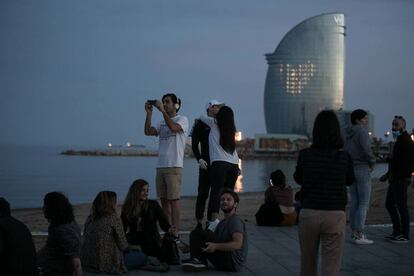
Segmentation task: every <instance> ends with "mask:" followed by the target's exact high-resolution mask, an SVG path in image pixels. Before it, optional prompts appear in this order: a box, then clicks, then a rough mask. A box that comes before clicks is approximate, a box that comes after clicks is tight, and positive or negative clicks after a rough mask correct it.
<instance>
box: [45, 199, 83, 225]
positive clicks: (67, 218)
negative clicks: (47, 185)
mask: <svg viewBox="0 0 414 276" xmlns="http://www.w3.org/2000/svg"><path fill="white" fill-rule="evenodd" d="M43 212H44V215H45V218H46V219H47V220H48V221H49V223H50V226H51V227H55V226H59V225H62V224H67V223H71V222H72V221H74V220H75V216H74V215H73V207H72V204H70V202H69V200H68V198H67V197H66V196H65V195H64V194H62V193H59V192H51V193H47V194H46V195H45V197H44V199H43Z"/></svg>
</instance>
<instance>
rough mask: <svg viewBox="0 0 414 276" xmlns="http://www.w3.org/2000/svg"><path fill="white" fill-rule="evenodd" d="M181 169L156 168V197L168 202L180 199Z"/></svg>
mask: <svg viewBox="0 0 414 276" xmlns="http://www.w3.org/2000/svg"><path fill="white" fill-rule="evenodd" d="M182 171H183V168H177V167H174V168H157V176H156V177H155V183H156V185H157V196H158V197H159V198H166V199H169V200H174V199H180V191H181V179H182Z"/></svg>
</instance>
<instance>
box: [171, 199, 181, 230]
mask: <svg viewBox="0 0 414 276" xmlns="http://www.w3.org/2000/svg"><path fill="white" fill-rule="evenodd" d="M169 204H170V208H171V222H172V223H171V224H172V225H173V226H175V231H174V236H176V237H177V236H178V229H179V226H180V200H179V199H174V200H169Z"/></svg>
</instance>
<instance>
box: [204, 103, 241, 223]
mask: <svg viewBox="0 0 414 276" xmlns="http://www.w3.org/2000/svg"><path fill="white" fill-rule="evenodd" d="M200 120H201V121H203V122H204V123H205V124H206V125H208V126H209V127H210V128H211V130H210V135H209V138H208V144H209V154H210V166H211V167H210V170H211V171H210V174H209V179H210V185H211V193H210V202H209V204H208V206H209V207H208V209H209V210H208V212H209V213H211V218H212V220H211V221H208V228H209V229H210V230H212V231H213V230H214V228H215V227H216V226H217V224H218V223H219V222H220V221H219V220H218V213H219V209H220V192H221V190H222V189H223V188H228V189H231V190H234V186H235V184H236V181H237V177H238V175H239V166H238V163H239V156H238V155H237V151H236V140H235V134H236V126H235V123H234V113H233V110H232V109H231V108H230V107H228V106H223V107H221V108H220V110H219V111H218V113H217V115H216V118H211V117H207V116H201V117H200Z"/></svg>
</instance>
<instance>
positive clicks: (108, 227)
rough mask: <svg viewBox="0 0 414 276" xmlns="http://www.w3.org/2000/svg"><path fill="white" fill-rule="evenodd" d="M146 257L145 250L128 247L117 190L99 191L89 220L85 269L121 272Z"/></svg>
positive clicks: (86, 235)
mask: <svg viewBox="0 0 414 276" xmlns="http://www.w3.org/2000/svg"><path fill="white" fill-rule="evenodd" d="M124 252H125V253H124ZM145 259H146V257H145V255H144V254H143V253H142V252H140V251H129V250H128V242H127V240H126V237H125V233H124V231H123V229H122V223H121V220H120V218H119V217H118V216H117V214H116V193H115V192H112V191H102V192H99V193H98V195H97V196H96V198H95V200H94V201H93V204H92V209H91V214H90V215H89V217H88V218H87V219H86V222H85V229H84V242H83V246H82V264H83V268H84V270H85V271H88V272H95V273H111V274H120V273H122V272H126V271H127V269H134V268H138V267H140V266H142V265H143V264H144V263H145Z"/></svg>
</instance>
